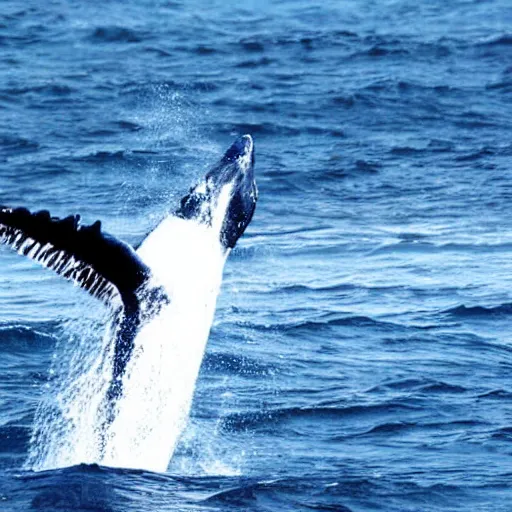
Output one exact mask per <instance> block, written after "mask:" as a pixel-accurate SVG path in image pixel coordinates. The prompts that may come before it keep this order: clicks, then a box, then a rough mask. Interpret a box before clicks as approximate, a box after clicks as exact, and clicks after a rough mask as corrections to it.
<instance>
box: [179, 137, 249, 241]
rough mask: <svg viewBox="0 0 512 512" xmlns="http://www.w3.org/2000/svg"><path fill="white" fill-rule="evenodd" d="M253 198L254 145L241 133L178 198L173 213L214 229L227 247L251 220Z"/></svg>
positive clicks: (238, 236) (240, 234) (237, 237)
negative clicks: (193, 184)
mask: <svg viewBox="0 0 512 512" xmlns="http://www.w3.org/2000/svg"><path fill="white" fill-rule="evenodd" d="M257 199H258V188H257V187H256V182H255V180H254V144H253V140H252V137H251V136H250V135H243V136H242V137H239V138H238V139H237V140H235V142H234V143H233V144H232V145H231V147H230V148H229V149H228V150H227V151H226V153H225V154H224V156H223V157H222V158H221V159H220V161H219V162H218V163H217V164H216V165H215V166H214V167H213V168H212V169H211V170H210V171H209V172H208V173H207V174H206V176H205V177H204V179H203V180H201V182H199V183H198V184H197V185H196V186H194V187H192V188H191V189H190V191H189V193H188V194H187V195H186V196H185V197H183V198H182V199H181V203H180V207H179V209H178V211H177V212H176V215H177V216H178V217H181V218H183V219H191V220H195V221H197V222H199V223H202V224H207V225H209V226H211V227H212V228H214V229H218V230H219V237H220V242H221V244H222V246H223V247H224V249H226V250H227V249H232V248H233V247H234V246H235V244H236V242H237V240H238V239H239V238H240V237H241V236H242V234H243V233H244V231H245V228H246V227H247V226H248V224H249V222H251V219H252V216H253V213H254V209H255V208H256V201H257Z"/></svg>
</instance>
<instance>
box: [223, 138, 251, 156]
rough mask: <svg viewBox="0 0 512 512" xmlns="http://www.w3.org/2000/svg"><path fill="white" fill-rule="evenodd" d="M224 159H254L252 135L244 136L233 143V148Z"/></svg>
mask: <svg viewBox="0 0 512 512" xmlns="http://www.w3.org/2000/svg"><path fill="white" fill-rule="evenodd" d="M224 158H225V159H226V160H230V161H233V160H242V159H249V160H251V161H252V160H253V159H254V143H253V141H252V137H251V136H250V135H242V136H241V137H238V139H236V140H235V142H233V144H232V145H231V147H230V148H229V149H228V150H227V151H226V153H225V155H224Z"/></svg>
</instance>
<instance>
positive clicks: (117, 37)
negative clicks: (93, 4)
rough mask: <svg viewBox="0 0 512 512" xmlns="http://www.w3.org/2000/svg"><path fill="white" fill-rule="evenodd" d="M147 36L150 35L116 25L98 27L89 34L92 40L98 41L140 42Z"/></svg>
mask: <svg viewBox="0 0 512 512" xmlns="http://www.w3.org/2000/svg"><path fill="white" fill-rule="evenodd" d="M147 38H148V35H146V34H144V33H142V32H140V31H137V30H134V29H131V28H128V27H118V26H115V25H112V26H104V27H97V28H95V29H94V31H93V32H92V34H90V36H89V39H90V40H91V41H93V42H97V43H140V42H141V41H143V40H144V39H147Z"/></svg>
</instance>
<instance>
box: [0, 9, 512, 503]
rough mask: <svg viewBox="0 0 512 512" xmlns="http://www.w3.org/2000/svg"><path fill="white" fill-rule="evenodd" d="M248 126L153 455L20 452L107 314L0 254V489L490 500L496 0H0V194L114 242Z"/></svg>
mask: <svg viewBox="0 0 512 512" xmlns="http://www.w3.org/2000/svg"><path fill="white" fill-rule="evenodd" d="M246 133H248V134H251V135H252V136H253V138H254V144H255V155H256V164H255V175H256V180H257V183H258V187H259V201H258V205H257V208H256V212H255V215H254V218H253V221H252V223H251V224H250V225H249V227H248V229H247V231H246V233H245V234H244V236H243V237H242V238H241V239H240V240H239V242H238V244H237V246H236V248H235V250H234V251H233V252H232V254H231V255H230V257H229V259H228V260H227V263H226V266H225V269H224V279H223V284H222V288H221V293H220V296H219V298H218V302H217V310H216V314H215V318H214V321H213V325H212V329H211V333H210V337H209V340H208V344H207V347H206V351H205V354H204V358H203V361H202V365H201V369H200V373H199V377H198V378H197V381H196V382H195V391H194V398H193V403H192V409H191V411H190V416H189V419H188V422H187V424H186V426H185V428H184V429H183V431H182V432H181V435H180V437H179V441H178V444H177V447H176V450H175V452H174V455H173V456H172V458H171V459H170V461H169V464H168V467H167V470H166V471H164V472H156V471H149V470H147V469H138V468H112V467H107V466H104V465H99V464H95V463H94V462H90V461H76V464H75V463H74V464H72V465H71V466H69V465H68V464H66V463H62V464H59V461H58V460H57V461H56V462H55V461H54V463H53V464H49V465H48V467H46V466H45V464H44V462H43V463H42V464H39V465H37V466H36V465H34V464H33V460H34V453H42V452H44V450H45V446H42V445H41V444H42V441H41V438H40V437H38V436H37V435H35V432H36V430H37V428H41V426H42V425H41V421H42V418H43V416H42V415H41V410H42V408H43V407H46V408H47V409H45V410H47V411H48V410H50V411H53V412H52V413H51V414H47V415H44V427H45V428H46V430H47V431H49V432H50V433H51V435H52V436H53V439H55V438H58V437H59V435H60V431H59V428H60V427H61V425H62V422H63V419H66V413H67V412H69V411H66V409H65V408H63V407H61V405H62V390H63V389H64V387H66V386H68V385H69V384H70V383H74V384H73V385H78V384H79V385H82V384H80V382H79V381H78V380H77V379H79V378H80V377H81V374H80V371H79V368H82V369H83V368H84V367H85V366H87V364H88V361H89V359H88V357H89V356H90V354H94V353H95V351H96V352H97V351H98V350H99V349H100V343H99V341H98V334H97V333H101V332H102V329H103V328H104V324H105V313H104V311H103V308H102V306H101V304H99V303H97V302H96V301H94V300H93V299H91V298H89V297H88V296H87V295H86V294H85V293H83V292H82V291H81V290H79V289H78V288H76V287H73V286H72V285H70V284H69V283H67V282H65V281H63V280H62V278H59V277H58V276H55V275H54V274H53V273H51V272H49V271H47V270H44V269H42V268H40V267H39V266H38V265H36V264H34V263H33V262H31V261H28V260H25V259H23V258H21V257H20V256H18V255H17V254H15V253H14V252H13V251H10V250H9V249H8V248H2V250H1V251H0V259H1V271H0V510H2V511H4V510H5V511H6V512H21V511H27V510H41V511H48V512H49V511H91V510H94V511H105V512H106V511H109V512H118V511H119V512H131V511H133V512H145V511H150V512H156V511H158V512H160V511H162V512H165V511H180V512H182V511H183V512H185V511H201V512H202V511H204V512H210V511H212V512H213V511H222V512H224V511H226V512H227V511H247V512H249V511H279V512H287V511H290V512H291V511H293V512H295V511H304V512H306V511H311V510H319V511H338V512H347V511H352V512H363V511H386V512H395V511H396V512H413V511H415V512H416V511H418V512H419V511H422V512H423V511H443V512H444V511H462V510H464V511H466V510H471V511H473V512H475V511H477V512H479V511H492V512H505V511H510V510H512V488H511V480H512V336H511V335H512V328H511V325H512V295H511V291H510V290H511V289H512V215H511V214H510V212H509V207H510V204H509V201H511V200H512V142H511V140H512V4H511V3H510V2H509V1H508V0H453V1H449V2H447V1H441V0H432V1H426V0H420V1H419V2H408V1H405V0H381V1H379V2H377V1H374V0H345V1H341V0H337V1H336V0H326V1H324V2H318V3H314V2H307V1H306V0H273V1H267V0H259V1H257V2H256V1H254V0H246V1H245V2H230V1H222V2H221V1H218V0H212V1H211V2H205V1H200V0H190V1H188V2H185V1H180V0H176V1H172V0H137V1H135V0H127V1H125V2H121V1H116V0H105V1H102V2H99V1H97V0H90V1H87V2H85V1H78V0H47V1H46V2H41V1H35V0H24V1H21V0H2V1H1V3H0V204H2V205H8V206H26V207H28V208H30V209H31V210H38V209H48V210H50V211H51V213H52V214H53V215H56V216H66V215H69V214H74V213H80V215H81V216H82V219H83V222H85V223H87V224H89V223H92V222H94V221H95V220H97V219H101V220H102V223H103V229H105V230H106V231H108V232H110V233H112V234H114V235H116V236H118V237H119V238H122V239H123V240H126V241H128V242H130V243H132V244H137V243H139V242H140V241H141V240H142V239H143V238H144V237H145V236H146V235H147V234H148V233H149V232H150V231H151V229H152V228H153V227H154V226H155V225H156V224H158V222H159V221H160V220H161V219H162V218H164V217H165V216H166V215H167V214H168V213H169V212H172V211H174V210H175V209H176V207H177V205H178V202H179V199H180V197H181V196H182V195H183V194H184V193H185V192H186V191H187V190H188V188H189V187H190V186H191V185H193V184H194V183H195V182H197V180H198V179H200V177H201V176H203V175H204V174H205V173H206V172H207V170H208V169H209V167H210V166H211V165H212V164H214V163H215V162H216V161H217V160H218V158H220V156H221V155H222V153H223V152H224V151H225V150H226V149H227V147H229V145H230V144H231V143H232V142H233V140H234V139H235V138H236V137H237V136H239V135H243V134H246ZM169 243H170V244H172V241H169ZM205 264H207V262H205ZM162 335H165V333H163V334H162ZM77 383H78V384H77ZM84 385H85V384H84ZM48 408H49V409H48ZM144 418H146V420H145V421H147V424H148V426H151V424H152V420H153V418H152V417H151V415H146V416H144ZM67 420H68V421H75V418H74V417H73V418H70V417H67ZM159 427H165V425H159ZM75 442H76V443H78V444H80V443H81V440H80V439H78V440H76V441H75ZM75 448H77V446H69V450H73V449H75Z"/></svg>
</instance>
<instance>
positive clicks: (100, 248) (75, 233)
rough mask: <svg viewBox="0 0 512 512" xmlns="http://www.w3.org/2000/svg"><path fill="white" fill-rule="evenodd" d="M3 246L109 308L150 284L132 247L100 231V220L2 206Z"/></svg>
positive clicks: (0, 216) (1, 240)
mask: <svg viewBox="0 0 512 512" xmlns="http://www.w3.org/2000/svg"><path fill="white" fill-rule="evenodd" d="M0 242H1V243H4V244H6V245H8V246H10V247H12V248H13V249H14V250H16V251H17V252H18V253H19V254H22V255H25V256H28V257H29V258H31V259H33V260H34V261H37V262H39V263H41V264H42V265H43V266H45V267H47V268H50V269H52V270H54V271H55V272H56V273H57V274H59V275H61V276H63V277H65V278H66V279H68V280H71V281H73V282H74V283H75V284H77V285H78V286H80V287H81V288H83V289H85V290H87V291H88V292H89V293H90V294H91V295H92V296H93V297H96V298H98V299H100V300H101V301H103V302H104V303H106V304H108V305H114V304H115V302H117V301H116V299H120V300H121V301H122V302H123V304H124V303H125V300H127V298H128V297H129V298H130V300H133V297H134V296H135V292H136V291H137V290H138V289H139V288H140V287H141V286H142V285H143V284H144V283H145V282H146V281H147V280H148V279H149V277H150V270H149V268H148V267H147V266H146V265H145V264H144V263H143V261H142V260H141V259H140V257H139V256H137V254H136V253H135V251H134V250H133V248H132V247H131V246H130V245H128V244H126V243H125V242H123V241H121V240H118V239H117V238H115V237H113V236H111V235H109V234H108V233H105V232H103V231H102V230H101V223H100V221H96V222H95V223H94V224H92V225H90V226H83V225H81V224H80V216H79V215H72V216H69V217H66V218H64V219H60V218H57V217H52V216H51V215H50V213H49V212H48V211H46V210H43V211H40V212H35V213H32V212H30V211H29V210H27V209H26V208H14V209H13V208H6V207H2V206H0Z"/></svg>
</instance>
